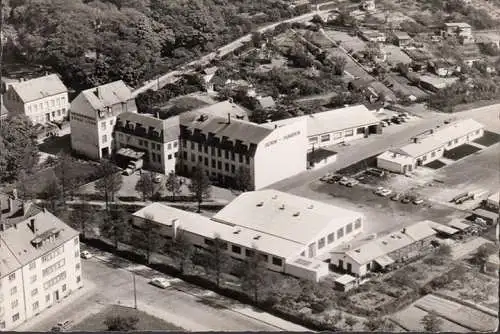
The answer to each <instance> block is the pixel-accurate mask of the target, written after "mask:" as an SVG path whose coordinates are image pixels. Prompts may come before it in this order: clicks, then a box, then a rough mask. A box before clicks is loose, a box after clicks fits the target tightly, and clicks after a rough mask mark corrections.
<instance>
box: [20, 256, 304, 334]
mask: <svg viewBox="0 0 500 334" xmlns="http://www.w3.org/2000/svg"><path fill="white" fill-rule="evenodd" d="M82 267H83V272H84V279H85V280H86V283H85V284H86V286H89V288H88V289H87V290H86V291H84V293H82V294H81V295H79V296H78V298H73V299H72V300H67V301H66V302H65V303H61V304H58V305H56V307H54V308H52V309H48V310H46V311H44V312H42V313H41V314H40V315H39V316H38V317H37V318H35V319H32V320H30V321H29V322H27V323H26V324H24V325H23V326H22V327H20V328H19V330H23V331H48V330H50V328H51V327H52V326H53V325H54V324H55V323H57V322H58V321H61V320H64V319H72V320H73V321H74V323H75V325H76V324H78V322H80V321H82V320H83V319H85V318H86V317H87V316H89V315H90V314H95V313H98V312H99V311H101V310H102V309H103V308H104V307H105V306H106V305H109V304H120V305H124V306H131V307H133V306H134V284H133V275H132V272H131V271H134V272H135V273H136V291H137V305H138V308H139V309H140V310H142V311H144V312H146V313H149V314H151V315H153V316H156V317H158V318H161V319H163V320H165V321H167V322H170V323H173V324H175V325H177V326H179V327H182V328H184V329H186V330H187V331H280V330H290V331H306V330H307V329H306V328H304V327H301V326H298V325H295V324H293V323H290V322H287V321H284V320H282V319H280V318H276V317H274V316H272V315H270V314H268V313H265V312H260V311H255V310H253V309H251V308H250V307H248V306H246V305H241V304H239V303H236V302H235V301H231V300H228V299H227V298H223V297H220V296H217V295H216V294H214V293H208V292H207V291H205V290H203V289H200V288H193V289H188V290H187V291H188V292H190V291H189V290H192V291H193V292H192V293H186V292H184V291H181V290H178V289H175V288H173V287H171V288H167V289H165V290H162V289H159V288H156V287H154V286H152V285H150V284H149V283H148V282H149V279H150V278H151V277H153V276H164V277H167V278H168V276H166V275H163V274H159V273H157V272H155V271H154V270H152V269H150V268H148V267H145V266H142V265H135V264H132V263H130V262H128V261H126V260H123V259H117V258H116V257H114V256H113V255H111V254H107V253H104V252H102V253H101V254H99V253H98V255H97V256H94V257H93V258H92V259H89V260H83V261H82ZM180 282H183V281H180ZM183 286H185V285H183ZM82 290H84V289H82ZM208 295H212V297H211V298H214V299H216V300H217V301H220V302H221V303H225V304H226V305H227V307H226V306H220V305H217V304H215V303H213V302H212V303H209V302H207V300H206V298H203V297H202V296H208Z"/></svg>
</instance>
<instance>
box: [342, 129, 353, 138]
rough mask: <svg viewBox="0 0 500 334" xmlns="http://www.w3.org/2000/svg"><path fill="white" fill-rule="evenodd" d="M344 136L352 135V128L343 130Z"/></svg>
mask: <svg viewBox="0 0 500 334" xmlns="http://www.w3.org/2000/svg"><path fill="white" fill-rule="evenodd" d="M344 136H346V137H351V136H354V130H346V131H345V132H344Z"/></svg>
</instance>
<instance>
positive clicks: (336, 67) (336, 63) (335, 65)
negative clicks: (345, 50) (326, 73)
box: [328, 56, 347, 75]
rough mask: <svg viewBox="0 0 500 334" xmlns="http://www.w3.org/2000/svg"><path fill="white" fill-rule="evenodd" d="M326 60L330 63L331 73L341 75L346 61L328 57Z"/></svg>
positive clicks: (342, 58) (343, 58) (341, 58)
mask: <svg viewBox="0 0 500 334" xmlns="http://www.w3.org/2000/svg"><path fill="white" fill-rule="evenodd" d="M328 59H329V60H330V62H331V63H332V69H333V73H334V74H335V75H343V74H344V69H345V66H346V64H347V60H346V59H345V57H342V56H333V57H330V58H328Z"/></svg>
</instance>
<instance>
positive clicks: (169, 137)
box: [114, 112, 179, 174]
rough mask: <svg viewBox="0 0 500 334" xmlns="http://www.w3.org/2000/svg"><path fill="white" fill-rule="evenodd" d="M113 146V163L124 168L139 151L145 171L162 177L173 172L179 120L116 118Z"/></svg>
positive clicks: (124, 115) (135, 115)
mask: <svg viewBox="0 0 500 334" xmlns="http://www.w3.org/2000/svg"><path fill="white" fill-rule="evenodd" d="M114 143H115V151H116V160H117V162H118V164H120V165H122V166H124V167H125V166H127V165H128V164H129V161H130V160H131V159H133V158H134V157H135V156H137V153H139V152H140V153H143V154H142V155H141V159H143V161H144V166H145V167H146V168H147V169H149V170H153V171H156V172H160V173H162V174H168V173H170V172H175V166H176V160H177V154H178V151H179V145H178V144H179V117H178V116H175V117H171V118H168V119H160V118H157V117H154V116H153V115H148V114H138V113H135V112H124V113H122V114H120V115H118V117H117V118H116V124H115V127H114ZM130 150H132V151H133V154H132V155H131V154H130Z"/></svg>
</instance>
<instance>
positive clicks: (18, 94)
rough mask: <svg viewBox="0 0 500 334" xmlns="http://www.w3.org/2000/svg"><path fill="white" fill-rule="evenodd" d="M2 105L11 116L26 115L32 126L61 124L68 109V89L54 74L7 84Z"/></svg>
mask: <svg viewBox="0 0 500 334" xmlns="http://www.w3.org/2000/svg"><path fill="white" fill-rule="evenodd" d="M4 103H5V106H6V108H7V109H8V110H9V112H10V113H11V114H14V115H15V114H22V115H26V116H27V117H28V118H29V119H30V120H31V121H32V122H33V123H34V124H37V123H38V124H46V123H48V122H61V121H63V120H64V119H65V117H67V116H68V110H69V107H70V104H69V100H68V89H67V88H66V86H65V85H64V84H63V82H62V81H61V79H59V77H58V76H57V75H56V74H50V75H46V76H43V77H39V78H35V79H31V80H26V81H24V80H23V81H20V82H16V83H11V84H9V85H8V88H7V91H6V93H5V94H4Z"/></svg>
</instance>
